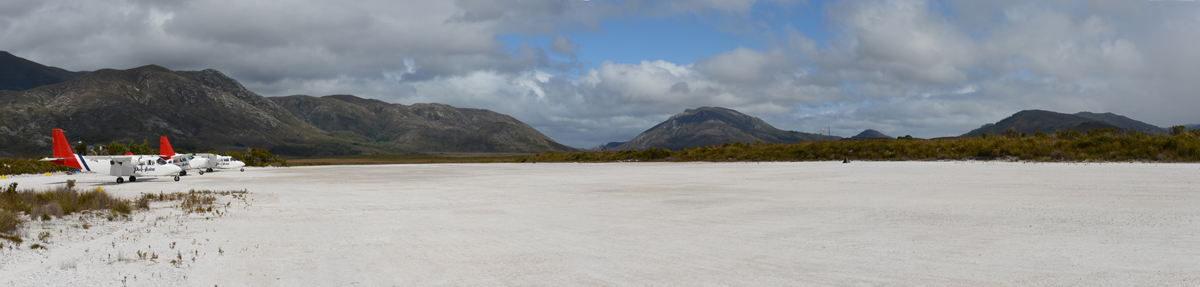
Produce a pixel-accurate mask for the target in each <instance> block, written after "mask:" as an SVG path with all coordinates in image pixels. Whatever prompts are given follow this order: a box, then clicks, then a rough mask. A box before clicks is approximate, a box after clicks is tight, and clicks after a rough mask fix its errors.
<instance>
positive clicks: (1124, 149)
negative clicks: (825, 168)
mask: <svg viewBox="0 0 1200 287" xmlns="http://www.w3.org/2000/svg"><path fill="white" fill-rule="evenodd" d="M842 159H850V160H875V161H907V160H997V159H1007V160H1026V161H1068V162H1078V161H1149V162H1200V129H1194V130H1191V131H1188V130H1186V129H1185V128H1184V127H1183V126H1175V127H1172V128H1171V129H1170V132H1168V133H1166V134H1157V135H1150V134H1145V133H1140V132H1121V131H1118V130H1115V129H1096V130H1091V131H1088V132H1086V133H1085V132H1080V131H1074V130H1067V131H1055V132H1054V133H1053V134H1047V133H1042V132H1035V133H1034V134H1032V135H1031V134H1027V133H1021V132H1016V131H1012V130H1010V131H1008V132H1006V133H1004V134H1000V135H987V134H984V135H983V136H980V137H971V138H957V139H934V140H922V139H912V138H911V137H907V138H898V139H871V140H840V141H822V142H812V143H806V142H801V143H788V144H764V143H753V144H749V143H726V144H724V145H718V146H705V147H694V148H690V149H682V150H676V151H672V150H666V149H660V148H650V149H647V150H626V151H602V152H580V153H553V152H547V153H541V154H535V155H531V156H528V157H525V158H523V159H521V162H538V161H541V162H616V161H713V162H720V161H822V160H842Z"/></svg>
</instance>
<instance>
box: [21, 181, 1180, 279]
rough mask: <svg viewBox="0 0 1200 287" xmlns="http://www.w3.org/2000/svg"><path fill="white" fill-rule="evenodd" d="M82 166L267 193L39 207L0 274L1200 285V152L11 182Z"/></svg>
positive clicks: (110, 184) (123, 188) (113, 187)
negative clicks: (115, 205) (41, 216)
mask: <svg viewBox="0 0 1200 287" xmlns="http://www.w3.org/2000/svg"><path fill="white" fill-rule="evenodd" d="M67 179H76V180H77V181H78V183H77V185H78V188H83V189H95V188H96V187H101V188H103V189H104V190H105V191H106V192H108V193H110V194H113V195H118V196H122V197H127V198H134V197H136V196H138V195H139V194H141V193H144V192H152V193H158V192H160V191H163V192H175V191H184V192H186V191H188V190H190V189H209V190H246V191H248V192H249V195H248V196H246V197H245V198H242V199H234V198H230V197H221V199H220V200H221V201H220V202H219V203H220V208H219V210H220V211H222V213H220V215H217V214H216V213H205V214H188V215H184V214H182V211H181V210H180V209H178V208H172V207H170V206H168V204H167V203H160V204H156V205H154V206H152V208H151V210H149V211H140V212H136V213H134V214H133V215H132V216H130V217H129V218H127V219H125V220H120V219H118V220H115V221H108V220H106V219H104V218H101V217H95V218H91V217H81V218H82V219H81V218H65V219H54V220H51V221H38V222H31V223H29V224H27V230H26V231H25V233H26V236H25V239H26V242H25V243H24V244H22V246H21V247H20V248H17V249H12V248H9V247H7V246H9V245H10V244H9V243H8V242H7V241H4V243H5V246H6V247H4V248H3V249H2V250H0V285H2V286H171V285H182V286H214V285H215V286H614V285H615V286H730V285H733V286H794V285H872V286H874V285H901V286H912V285H916V286H924V285H959V286H962V285H966V286H992V285H1022V286H1025V285H1056V286H1058V285H1072V286H1096V285H1117V286H1128V285H1149V286H1196V285H1200V165H1197V164H1152V163H1105V164H1095V163H1091V164H1068V163H1019V162H853V163H849V164H842V163H841V162H804V163H611V164H572V163H556V164H546V163H537V164H532V163H524V164H425V165H370V166H315V167H290V168H247V169H246V171H245V172H236V171H222V172H213V173H207V174H205V175H195V174H189V175H187V176H184V177H183V179H182V180H181V181H179V182H175V181H172V180H170V179H168V178H158V179H150V178H146V179H139V180H138V182H136V183H124V184H119V185H118V184H116V183H115V182H114V181H113V179H114V178H112V177H109V176H97V175H88V174H81V175H63V174H55V175H52V176H49V177H47V176H29V175H26V176H19V177H16V178H10V179H6V180H0V185H3V186H7V185H8V183H9V182H14V181H15V182H19V184H20V187H21V188H39V189H41V188H46V187H50V186H55V185H61V184H63V183H64V182H65V181H66V180H67ZM226 203H228V207H226V206H225V204H226ZM83 223H87V226H89V228H86V229H85V228H82V227H79V226H81V225H83ZM42 231H46V232H49V234H51V236H50V237H49V238H48V239H47V240H45V242H44V243H42V241H37V239H36V238H37V236H36V234H38V233H39V232H42ZM35 242H38V243H42V244H43V245H45V246H46V249H36V250H33V249H29V248H28V247H29V246H30V244H31V243H35ZM143 252H144V253H148V254H153V255H156V256H157V257H158V258H156V259H150V258H149V257H147V258H141V257H139V255H138V254H139V253H143ZM171 260H176V263H174V264H172V263H170V261H171Z"/></svg>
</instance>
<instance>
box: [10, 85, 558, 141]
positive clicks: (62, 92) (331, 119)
mask: <svg viewBox="0 0 1200 287" xmlns="http://www.w3.org/2000/svg"><path fill="white" fill-rule="evenodd" d="M35 64H36V63H35ZM54 128H61V129H64V130H65V131H66V132H67V137H68V140H69V141H72V142H85V143H89V144H92V145H100V144H108V143H109V142H112V141H119V142H122V143H125V142H129V141H141V140H143V139H156V138H158V137H159V136H167V137H169V138H170V139H171V140H172V143H173V144H174V145H175V146H176V147H177V148H179V149H182V150H189V151H197V150H208V149H221V150H231V149H245V148H247V147H260V148H268V149H269V148H272V147H278V146H293V147H295V146H300V147H305V146H309V147H312V146H332V147H336V148H338V149H345V150H349V149H354V150H358V151H380V152H431V151H453V152H510V153H511V152H519V153H533V152H543V151H575V150H576V149H574V148H572V147H568V146H565V145H561V144H558V143H557V142H554V141H553V140H551V139H550V138H549V137H546V136H545V135H543V134H542V133H540V132H538V131H537V130H536V129H533V127H530V126H529V125H527V124H525V123H522V122H520V121H518V120H516V119H515V118H512V117H511V116H507V115H503V114H499V113H495V112H492V111H487V110H480V109H460V108H456V107H452V106H449V105H443V104H415V105H410V106H404V105H399V104H389V103H384V102H382V101H378V100H369V99H362V98H358V97H354V96H348V95H340V96H329V97H322V98H315V97H308V96H291V97H278V98H267V97H263V96H261V95H258V94H256V93H254V92H252V91H249V90H247V89H246V88H245V87H244V86H242V85H241V84H240V83H238V82H237V81H236V80H234V79H232V78H230V77H228V76H226V75H224V74H223V73H221V72H219V71H216V70H211V69H210V70H202V71H172V70H169V69H166V68H163V67H160V66H156V65H147V66H142V67H138V68H133V69H128V70H113V69H102V70H98V71H94V72H90V73H87V74H84V75H82V76H78V77H73V78H70V79H68V80H65V81H62V82H58V83H53V84H48V85H41V86H37V87H34V88H30V89H25V90H20V91H12V90H0V157H13V156H28V157H33V156H38V155H44V154H45V153H46V152H47V151H48V149H49V143H50V132H49V131H50V130H51V129H54ZM326 129H328V130H326Z"/></svg>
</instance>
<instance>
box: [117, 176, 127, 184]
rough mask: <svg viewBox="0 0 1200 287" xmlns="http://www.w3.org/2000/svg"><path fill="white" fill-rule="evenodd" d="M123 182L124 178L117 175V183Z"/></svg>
mask: <svg viewBox="0 0 1200 287" xmlns="http://www.w3.org/2000/svg"><path fill="white" fill-rule="evenodd" d="M123 182H125V179H124V178H121V177H120V176H118V177H117V183H123Z"/></svg>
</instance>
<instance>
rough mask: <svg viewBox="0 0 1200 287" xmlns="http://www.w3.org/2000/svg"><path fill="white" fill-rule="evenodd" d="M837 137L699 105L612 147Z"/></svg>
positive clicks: (674, 146) (675, 147) (673, 146)
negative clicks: (784, 127)
mask: <svg viewBox="0 0 1200 287" xmlns="http://www.w3.org/2000/svg"><path fill="white" fill-rule="evenodd" d="M838 139H841V137H836V136H825V135H817V134H810V133H803V132H795V131H784V130H780V129H777V128H775V127H773V126H771V125H770V124H767V122H764V121H763V120H762V119H759V118H756V117H752V116H748V115H746V114H743V113H740V112H738V111H735V110H732V109H727V108H720V107H700V108H696V109H687V110H685V111H684V112H683V113H679V114H676V115H673V116H671V117H670V118H669V119H667V120H666V121H664V122H662V123H659V124H658V125H655V126H654V127H652V128H650V129H648V130H646V131H645V132H642V133H641V134H639V135H637V136H636V137H634V138H633V139H632V140H629V141H628V142H625V143H623V144H621V145H619V146H617V147H616V148H614V149H616V150H629V149H639V150H643V149H648V148H652V147H657V148H665V149H671V150H678V149H685V148H691V147H696V146H709V145H721V144H725V143H730V142H745V143H754V142H756V141H762V142H764V143H791V142H801V141H804V142H815V141H820V140H838Z"/></svg>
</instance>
